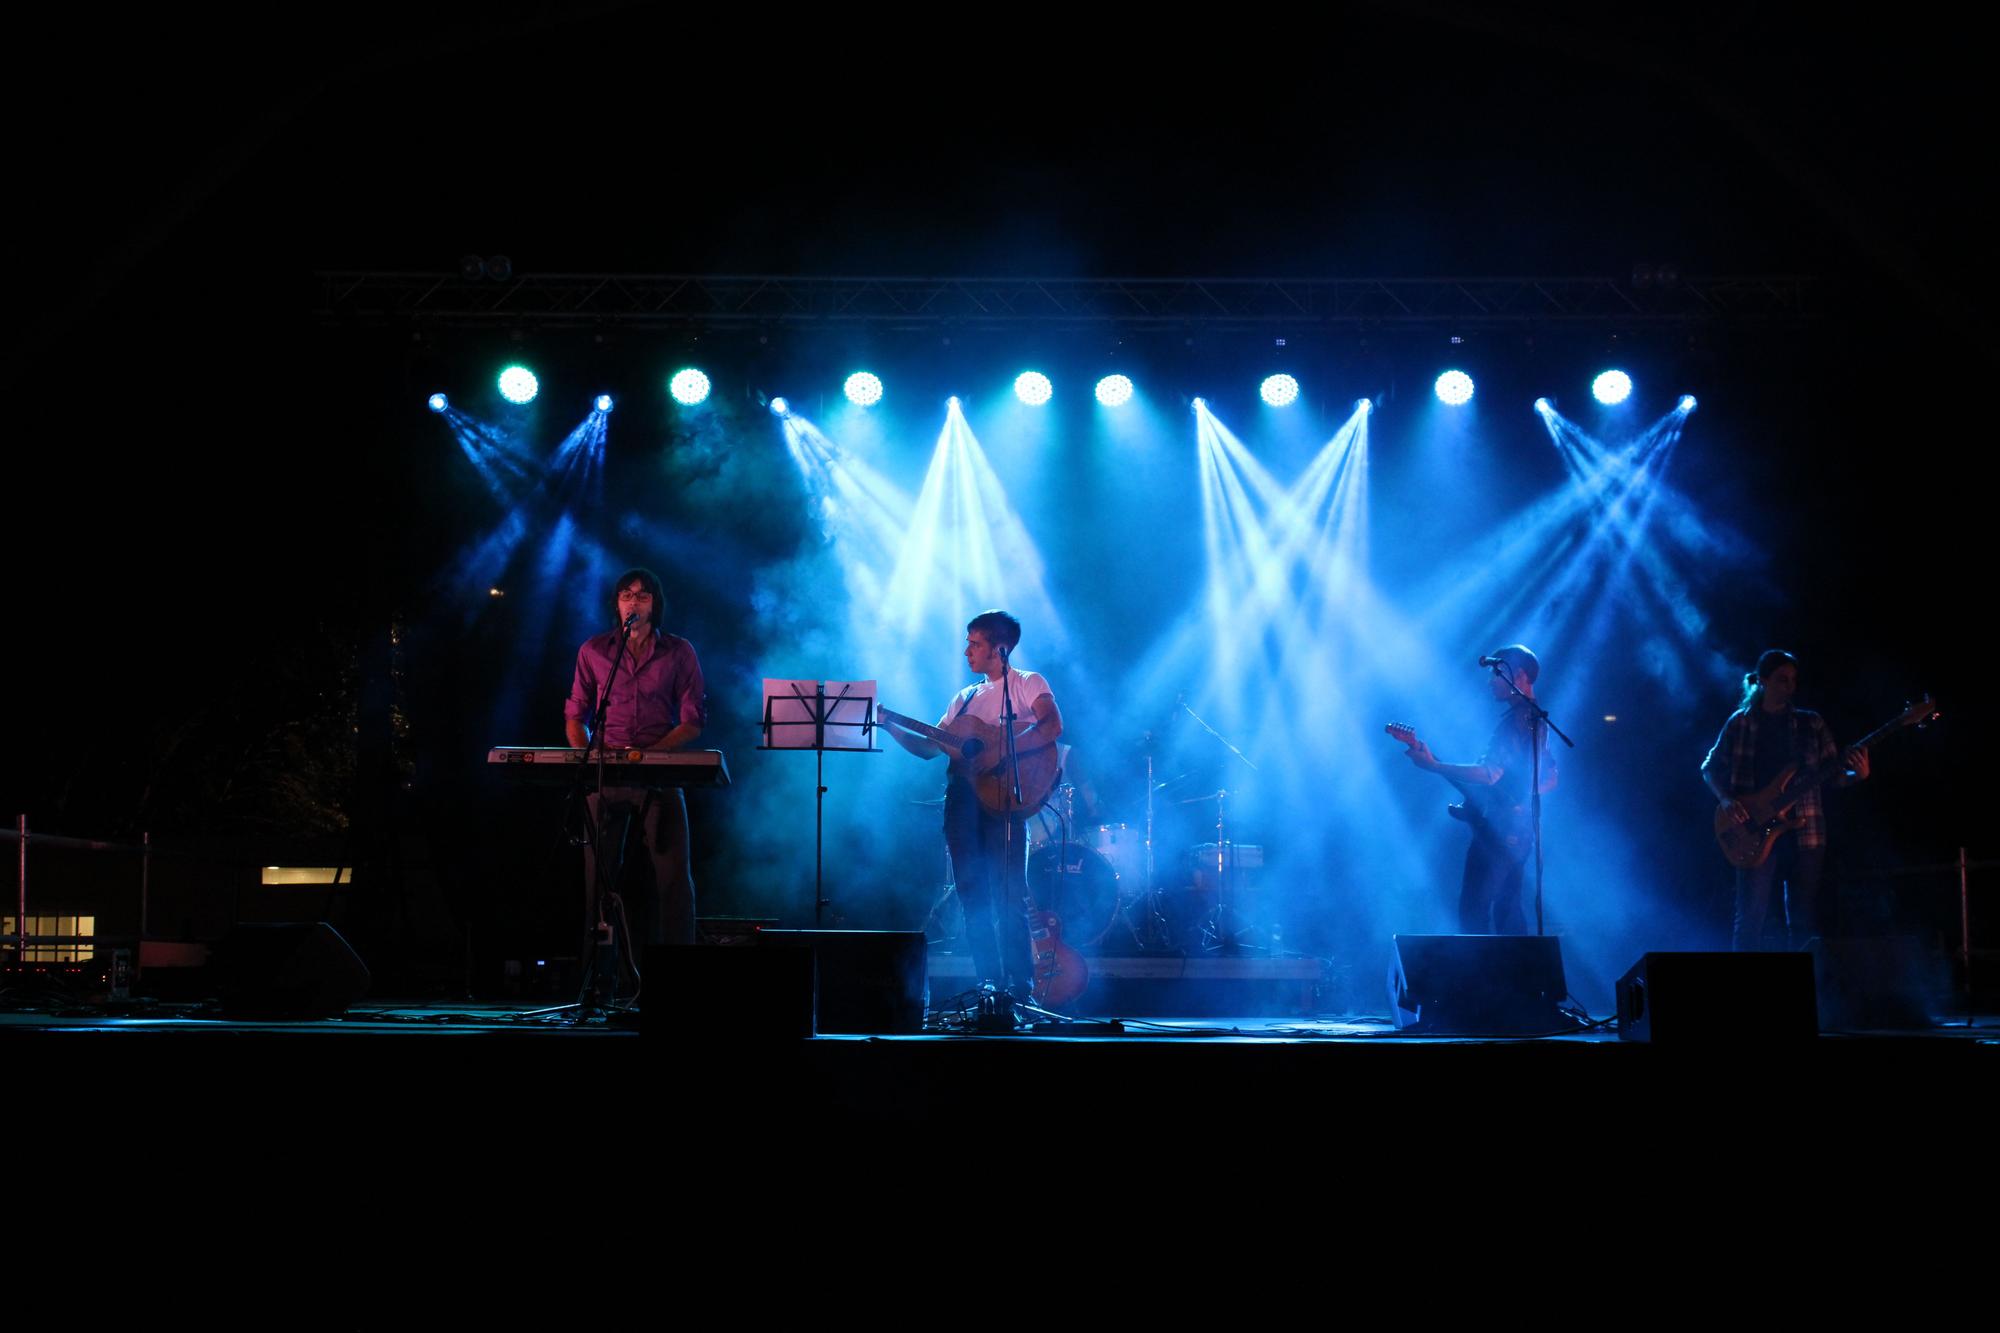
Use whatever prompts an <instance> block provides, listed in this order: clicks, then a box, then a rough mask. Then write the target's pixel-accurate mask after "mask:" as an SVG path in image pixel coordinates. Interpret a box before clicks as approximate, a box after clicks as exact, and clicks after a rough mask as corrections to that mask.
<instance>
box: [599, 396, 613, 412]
mask: <svg viewBox="0 0 2000 1333" xmlns="http://www.w3.org/2000/svg"><path fill="white" fill-rule="evenodd" d="M597 410H598V411H600V412H609V411H610V410H611V395H610V394H608V393H600V394H598V395H597Z"/></svg>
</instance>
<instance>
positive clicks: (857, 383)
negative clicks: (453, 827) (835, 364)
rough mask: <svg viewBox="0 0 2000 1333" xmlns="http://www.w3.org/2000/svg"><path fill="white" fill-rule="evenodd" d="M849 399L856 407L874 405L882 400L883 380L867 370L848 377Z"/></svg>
mask: <svg viewBox="0 0 2000 1333" xmlns="http://www.w3.org/2000/svg"><path fill="white" fill-rule="evenodd" d="M845 387H846V390H847V401H848V402H850V403H853V404H854V405H855V406H856V407H873V406H875V404H877V403H879V402H881V401H882V381H881V380H879V379H877V378H876V377H875V376H873V375H871V374H869V373H868V372H867V371H865V370H857V371H855V372H854V373H853V374H852V375H849V376H848V377H847V384H846V386H845Z"/></svg>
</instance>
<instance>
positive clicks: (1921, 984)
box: [1811, 935, 1951, 1031]
mask: <svg viewBox="0 0 2000 1333" xmlns="http://www.w3.org/2000/svg"><path fill="white" fill-rule="evenodd" d="M1811 948H1812V956H1813V971H1814V973H1815V975H1816V976H1817V978H1818V982H1819V1018H1820V1022H1821V1023H1823V1024H1825V1025H1826V1027H1827V1030H1828V1031H1854V1030H1857V1029H1873V1030H1876V1031H1880V1030H1883V1029H1900V1030H1903V1031H1911V1030H1921V1029H1924V1028H1928V1027H1932V1026H1934V1024H1935V1020H1934V1019H1933V1018H1932V1015H1933V1014H1934V1013H1939V1012H1942V1011H1943V1010H1945V1009H1946V1008H1947V1007H1948V1006H1949V1004H1950V1002H1951V1000H1950V992H1951V974H1950V969H1949V967H1948V966H1947V964H1946V963H1945V960H1944V956H1943V955H1942V954H1940V953H1938V952H1937V951H1936V950H1935V949H1934V948H1932V947H1931V946H1930V945H1929V944H1928V943H1927V942H1926V941H1924V940H1921V939H1917V938H1914V937H1912V936H1908V935H1889V936H1884V937H1882V938H1879V939H1875V938H1857V939H1840V938H1834V939H1819V940H1814V941H1813V942H1812V946H1811Z"/></svg>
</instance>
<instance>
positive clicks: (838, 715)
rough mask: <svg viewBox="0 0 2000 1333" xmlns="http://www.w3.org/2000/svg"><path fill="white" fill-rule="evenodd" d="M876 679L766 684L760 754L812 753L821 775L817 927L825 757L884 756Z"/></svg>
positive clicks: (822, 892)
mask: <svg viewBox="0 0 2000 1333" xmlns="http://www.w3.org/2000/svg"><path fill="white" fill-rule="evenodd" d="M874 741H875V682H874V681H872V680H826V681H815V680H770V679H767V680H765V682H764V743H763V744H762V745H760V746H758V747H757V748H758V749H760V750H811V751H812V752H813V755H814V762H815V764H816V766H817V770H818V774H817V778H816V779H815V782H814V796H813V928H814V929H815V930H817V929H819V928H820V922H821V918H822V915H823V914H824V912H825V910H826V905H827V902H826V752H827V751H828V750H855V751H860V752H861V753H863V754H880V753H881V752H882V751H881V747H879V746H877V745H876V744H875V743H874Z"/></svg>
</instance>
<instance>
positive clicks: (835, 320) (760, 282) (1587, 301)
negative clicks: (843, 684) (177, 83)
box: [314, 272, 1827, 331]
mask: <svg viewBox="0 0 2000 1333" xmlns="http://www.w3.org/2000/svg"><path fill="white" fill-rule="evenodd" d="M316 276H317V279H318V288H319V299H318V303H317V305H316V306H315V309H314V313H315V314H316V315H317V316H318V317H319V318H320V320H321V321H322V322H324V323H327V324H330V325H337V326H353V327H369V326H394V325H414V326H419V327H421V326H433V327H451V328H516V327H528V328H543V329H546V328H599V327H606V326H628V327H632V326H637V327H655V328H669V329H725V328H732V327H734V328H768V327H794V328H814V327H840V326H846V327H856V326H866V327H873V328H878V329H911V330H919V329H934V328H946V327H949V328H961V329H1010V328H1020V327H1022V326H1027V325H1040V326H1044V327H1050V326H1052V327H1062V326H1074V327H1079V328H1081V327H1120V328H1130V329H1147V328H1156V329H1179V328H1195V327H1200V328H1206V329H1213V330H1217V331H1228V330H1231V329H1240V330H1256V331H1282V330H1284V329H1296V330H1301V331H1303V330H1306V329H1309V328H1315V327H1323V328H1342V327H1346V328H1392V327H1395V326H1403V325H1407V326H1433V327H1444V326H1448V327H1450V328H1452V329H1467V330H1471V329H1482V328H1487V329H1490V328H1506V327H1524V326H1536V325H1544V326H1546V325H1615V326H1630V327H1637V326H1643V325H1661V324H1700V323H1711V322H1743V321H1750V322H1755V321H1768V320H1781V321H1796V320H1803V319H1815V318H1818V317H1819V316H1820V315H1822V314H1823V313H1825V312H1824V311H1823V309H1822V307H1823V305H1824V304H1825V302H1826V301H1827V291H1826V288H1827V284H1826V283H1825V282H1824V281H1823V280H1821V279H1818V278H1813V277H1805V276H1740V277H1692V278H1679V279H1676V280H1674V281H1672V282H1667V283H1659V282H1654V283H1650V284H1647V285H1645V286H1639V285H1637V284H1635V283H1633V282H1630V281H1627V280H1622V279H1612V278H1577V277H1569V278H1324V279H1289V278H1099V279H1074V278H1061V279H1057V278H949V277H947V278H798V277H772V276H763V277H759V276H723V275H714V274H630V273H625V274H614V273H546V274H532V275H527V276H521V277H515V278H512V279H510V280H508V281H506V282H487V281H467V280H466V279H464V278H461V277H459V276H457V275H455V274H444V273H366V272H330V273H321V274H318V275H316Z"/></svg>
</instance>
